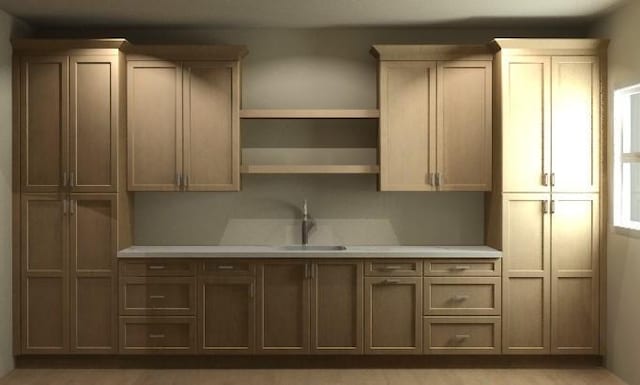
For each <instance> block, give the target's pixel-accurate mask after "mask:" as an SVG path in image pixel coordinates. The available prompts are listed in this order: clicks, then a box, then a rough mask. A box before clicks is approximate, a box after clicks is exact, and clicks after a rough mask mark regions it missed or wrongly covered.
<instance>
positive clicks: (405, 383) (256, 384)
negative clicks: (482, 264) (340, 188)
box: [0, 368, 624, 385]
mask: <svg viewBox="0 0 640 385" xmlns="http://www.w3.org/2000/svg"><path fill="white" fill-rule="evenodd" d="M213 384H216V385H218V384H219V385H340V384H344V385H591V384H593V385H624V382H622V381H621V380H619V379H618V378H617V377H615V376H614V375H613V374H611V373H610V372H608V371H607V370H605V369H602V368H581V369H201V370H198V369H179V370H175V369H166V370H163V369H153V370H142V369H17V370H15V371H13V372H12V373H10V374H9V375H8V376H6V377H5V378H3V379H1V380H0V385H213Z"/></svg>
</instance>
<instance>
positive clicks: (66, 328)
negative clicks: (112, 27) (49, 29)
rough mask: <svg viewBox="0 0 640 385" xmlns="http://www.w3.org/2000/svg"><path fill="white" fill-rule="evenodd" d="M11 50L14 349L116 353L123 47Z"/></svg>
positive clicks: (124, 212) (21, 44)
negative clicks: (12, 64) (14, 230)
mask: <svg viewBox="0 0 640 385" xmlns="http://www.w3.org/2000/svg"><path fill="white" fill-rule="evenodd" d="M13 43H14V53H15V54H14V141H15V142H16V143H15V145H14V149H16V152H17V154H15V155H14V165H15V168H14V200H15V203H14V223H15V225H16V226H15V228H16V229H19V231H16V232H15V233H17V234H16V236H15V237H14V248H15V250H17V252H16V255H17V256H19V258H18V259H17V261H16V262H17V263H14V265H15V267H14V269H16V270H15V272H16V273H17V274H15V275H14V276H16V277H20V278H19V279H15V280H14V281H15V282H14V293H15V294H16V296H17V297H18V298H19V300H16V301H15V303H16V306H15V307H16V308H15V309H14V322H15V325H14V327H15V330H16V331H19V332H17V333H14V334H15V339H14V345H15V346H14V348H15V349H14V350H15V353H16V354H43V353H44V354H56V353H60V354H69V353H88V354H113V353H115V352H116V351H117V350H116V348H117V345H116V344H117V329H116V319H117V318H116V316H117V315H116V313H115V309H116V303H115V301H116V298H117V296H116V292H117V291H116V290H117V287H116V258H115V256H116V253H117V250H118V248H123V247H127V246H128V245H129V244H130V242H131V236H130V229H128V228H127V224H129V223H130V221H129V217H128V207H129V205H130V197H129V196H128V195H127V193H126V189H125V187H126V184H125V183H124V179H123V178H124V176H125V175H124V173H123V172H122V170H121V167H122V166H123V165H124V164H125V162H124V159H120V158H119V155H118V154H119V152H118V151H119V148H120V147H122V145H123V143H121V140H123V137H124V136H123V130H124V125H123V124H121V123H122V117H123V115H124V113H123V112H122V111H121V104H122V101H123V99H122V93H121V88H122V85H123V84H124V76H123V71H122V67H123V64H124V56H123V54H122V53H121V51H120V47H121V46H122V45H123V44H124V40H119V39H108V40H91V41H89V40H55V41H47V40H38V41H36V40H16V41H14V42H13ZM18 269H19V270H18Z"/></svg>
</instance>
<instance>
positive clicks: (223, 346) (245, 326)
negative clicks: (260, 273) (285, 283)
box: [198, 277, 256, 354]
mask: <svg viewBox="0 0 640 385" xmlns="http://www.w3.org/2000/svg"><path fill="white" fill-rule="evenodd" d="M198 287H199V290H200V293H199V296H200V305H199V306H200V308H199V320H198V322H199V323H200V327H199V330H200V333H201V335H200V337H199V339H200V348H199V350H200V352H201V353H218V354H251V353H253V352H254V351H255V327H256V323H255V308H256V306H255V278H253V277H203V278H201V279H200V281H199V283H198Z"/></svg>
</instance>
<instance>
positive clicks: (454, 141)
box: [373, 45, 493, 191]
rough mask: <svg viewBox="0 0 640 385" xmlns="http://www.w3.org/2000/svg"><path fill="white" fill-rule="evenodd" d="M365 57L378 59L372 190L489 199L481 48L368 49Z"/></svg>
mask: <svg viewBox="0 0 640 385" xmlns="http://www.w3.org/2000/svg"><path fill="white" fill-rule="evenodd" d="M465 51H466V52H465ZM373 52H374V54H375V55H376V56H377V57H378V58H379V59H380V65H379V104H380V190H382V191H436V190H439V191H490V190H491V188H492V184H491V181H492V76H493V75H492V58H491V56H490V55H489V54H488V51H487V50H486V48H483V47H475V46H470V47H461V46H457V47H454V46H412V45H408V46H393V45H389V46H387V45H376V46H374V48H373Z"/></svg>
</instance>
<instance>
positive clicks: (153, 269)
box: [120, 260, 196, 277]
mask: <svg viewBox="0 0 640 385" xmlns="http://www.w3.org/2000/svg"><path fill="white" fill-rule="evenodd" d="M195 274H196V269H195V263H193V262H191V261H179V260H178V261H177V260H155V261H153V260H152V261H150V260H145V261H126V262H120V275H122V276H125V277H163V276H176V277H192V276H194V275H195Z"/></svg>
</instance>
